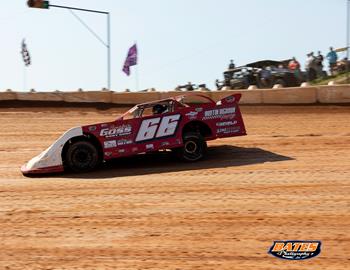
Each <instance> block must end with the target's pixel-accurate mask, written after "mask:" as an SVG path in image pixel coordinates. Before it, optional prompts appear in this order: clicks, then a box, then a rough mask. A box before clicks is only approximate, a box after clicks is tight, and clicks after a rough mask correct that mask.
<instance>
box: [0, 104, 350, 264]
mask: <svg viewBox="0 0 350 270" xmlns="http://www.w3.org/2000/svg"><path fill="white" fill-rule="evenodd" d="M120 112H121V110H120V109H114V110H107V111H97V110H94V109H89V108H83V109H63V108H62V109H57V108H51V109H50V108H45V109H39V108H27V109H26V108H23V109H20V108H16V109H4V108H1V109H0V154H1V155H0V225H1V226H0V240H1V242H0V243H1V245H0V269H36V270H37V269H91V270H95V269H242V270H243V269H254V270H257V269H266V270H270V269H293V270H295V269H297V270H298V269H305V270H306V269H308V270H309V269H323V270H324V269H349V267H350V266H349V265H350V259H349V258H350V257H349V254H350V241H349V240H350V217H349V215H350V195H349V193H350V185H349V182H350V107H334V106H320V107H317V106H315V107H257V108H253V107H243V116H244V119H245V122H246V127H247V132H248V134H249V135H248V136H246V137H240V138H234V139H223V140H218V141H214V142H212V143H210V146H211V147H210V149H209V153H208V157H207V159H206V160H205V161H202V162H199V163H195V164H183V163H179V162H177V161H174V160H173V159H172V158H170V157H168V155H163V154H162V155H155V156H154V155H150V156H148V157H147V158H145V157H137V158H133V159H127V160H120V161H116V162H113V163H111V164H107V165H106V166H105V168H104V169H102V170H99V171H97V172H93V173H89V174H85V175H72V174H70V175H55V176H51V177H44V178H25V177H23V176H22V175H21V173H20V170H19V168H20V166H21V165H22V164H23V163H24V162H25V161H27V160H29V159H30V158H32V157H33V156H34V155H36V154H38V153H40V152H41V151H42V150H44V149H45V148H46V147H47V146H49V145H50V144H51V143H52V142H53V141H54V140H55V139H56V138H57V137H58V136H59V135H60V134H61V133H62V132H64V131H65V130H66V129H68V128H70V127H73V126H77V125H82V124H88V123H95V122H102V121H108V120H113V119H114V118H115V117H114V116H115V115H117V114H118V113H120ZM274 240H321V241H322V245H323V246H322V251H321V255H320V256H318V257H316V258H314V259H311V260H307V261H299V262H295V261H285V260H280V259H277V258H274V257H272V256H271V255H269V254H267V251H268V249H269V248H270V246H271V245H272V243H273V241H274Z"/></svg>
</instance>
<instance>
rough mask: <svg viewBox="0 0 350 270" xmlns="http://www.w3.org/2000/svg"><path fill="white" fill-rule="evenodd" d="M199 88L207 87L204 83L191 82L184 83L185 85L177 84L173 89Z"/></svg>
mask: <svg viewBox="0 0 350 270" xmlns="http://www.w3.org/2000/svg"><path fill="white" fill-rule="evenodd" d="M200 88H207V85H206V84H193V83H191V82H189V83H187V84H185V85H178V86H177V87H176V88H175V91H194V90H198V89H200Z"/></svg>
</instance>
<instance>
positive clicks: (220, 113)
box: [203, 107, 236, 120]
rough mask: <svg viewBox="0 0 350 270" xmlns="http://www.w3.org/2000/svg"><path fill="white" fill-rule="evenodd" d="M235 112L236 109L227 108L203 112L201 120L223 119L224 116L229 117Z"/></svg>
mask: <svg viewBox="0 0 350 270" xmlns="http://www.w3.org/2000/svg"><path fill="white" fill-rule="evenodd" d="M235 112H236V107H229V108H222V109H215V110H210V111H205V112H204V117H203V120H208V119H218V118H223V117H224V116H228V115H230V116H231V115H233V114H234V113H235Z"/></svg>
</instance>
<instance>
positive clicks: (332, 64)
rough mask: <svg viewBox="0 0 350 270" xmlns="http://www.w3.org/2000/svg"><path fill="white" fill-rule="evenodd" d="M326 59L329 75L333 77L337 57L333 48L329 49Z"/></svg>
mask: <svg viewBox="0 0 350 270" xmlns="http://www.w3.org/2000/svg"><path fill="white" fill-rule="evenodd" d="M327 59H328V62H329V71H330V73H331V75H333V74H334V70H335V67H336V66H337V61H338V55H337V53H336V52H335V51H334V50H333V47H330V48H329V53H328V54H327Z"/></svg>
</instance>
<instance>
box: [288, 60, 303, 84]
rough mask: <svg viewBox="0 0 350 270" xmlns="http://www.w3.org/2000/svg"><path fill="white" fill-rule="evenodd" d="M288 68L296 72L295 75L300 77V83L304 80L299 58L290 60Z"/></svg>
mask: <svg viewBox="0 0 350 270" xmlns="http://www.w3.org/2000/svg"><path fill="white" fill-rule="evenodd" d="M288 68H289V69H290V70H291V71H293V72H294V75H295V77H296V78H297V79H298V81H299V83H301V82H302V74H301V70H300V63H299V62H298V60H297V59H296V58H295V57H293V58H292V60H291V61H289V64H288Z"/></svg>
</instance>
